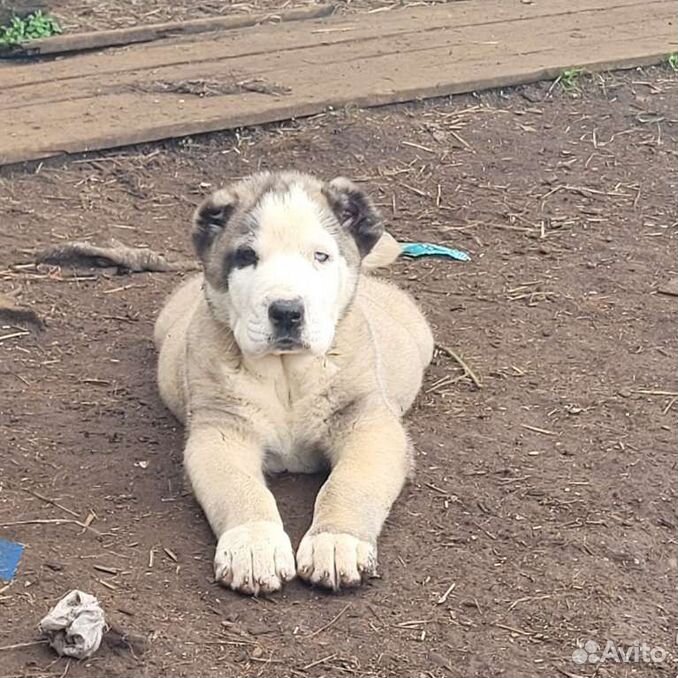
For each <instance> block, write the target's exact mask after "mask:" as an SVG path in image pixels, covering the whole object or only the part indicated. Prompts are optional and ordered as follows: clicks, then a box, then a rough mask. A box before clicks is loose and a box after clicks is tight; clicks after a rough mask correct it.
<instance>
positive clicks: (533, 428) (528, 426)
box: [521, 424, 558, 436]
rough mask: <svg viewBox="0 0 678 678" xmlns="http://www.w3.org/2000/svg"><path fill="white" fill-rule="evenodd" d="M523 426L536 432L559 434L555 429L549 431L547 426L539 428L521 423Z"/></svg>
mask: <svg viewBox="0 0 678 678" xmlns="http://www.w3.org/2000/svg"><path fill="white" fill-rule="evenodd" d="M521 426H522V427H523V428H526V429H527V430H528V431H534V432H535V433H542V434H543V435H545V436H557V435H558V434H557V433H556V432H555V431H549V430H548V429H546V428H539V427H538V426H530V425H529V424H521Z"/></svg>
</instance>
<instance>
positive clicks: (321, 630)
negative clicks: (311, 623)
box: [304, 603, 351, 668]
mask: <svg viewBox="0 0 678 678" xmlns="http://www.w3.org/2000/svg"><path fill="white" fill-rule="evenodd" d="M349 607H351V603H346V605H344V607H342V608H341V610H340V611H339V613H338V614H336V615H335V616H334V617H332V619H330V621H328V622H327V624H325V625H323V626H321V627H320V628H319V629H316V630H315V631H313V633H309V634H308V635H307V636H306V638H313V637H315V636H317V635H318V634H319V633H322V632H323V631H326V630H327V629H329V628H330V626H332V624H334V623H336V622H337V621H338V620H339V619H340V618H341V617H342V615H343V614H344V612H346V610H348V608H349ZM304 668H308V667H304Z"/></svg>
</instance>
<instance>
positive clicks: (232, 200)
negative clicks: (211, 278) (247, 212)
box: [191, 188, 238, 259]
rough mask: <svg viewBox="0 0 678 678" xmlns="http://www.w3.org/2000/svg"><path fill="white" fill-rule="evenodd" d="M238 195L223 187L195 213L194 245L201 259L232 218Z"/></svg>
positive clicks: (192, 235) (192, 234)
mask: <svg viewBox="0 0 678 678" xmlns="http://www.w3.org/2000/svg"><path fill="white" fill-rule="evenodd" d="M237 204H238V196H237V194H236V193H235V191H233V190H232V189H230V188H222V189H220V190H218V191H215V192H214V193H212V195H211V196H210V197H209V198H207V199H206V200H204V201H203V202H202V203H201V204H200V206H199V207H198V209H196V211H195V214H194V215H193V232H192V233H191V237H192V239H193V247H195V251H196V252H197V254H198V256H199V257H200V258H201V259H204V258H205V256H206V254H207V251H208V250H209V248H210V245H211V244H212V243H213V242H214V239H215V238H216V237H217V236H218V235H219V234H220V233H221V232H222V231H223V230H224V228H226V224H227V223H228V220H229V219H230V218H231V215H232V214H233V212H234V210H235V208H236V205H237Z"/></svg>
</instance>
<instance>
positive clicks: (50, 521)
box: [0, 518, 104, 537]
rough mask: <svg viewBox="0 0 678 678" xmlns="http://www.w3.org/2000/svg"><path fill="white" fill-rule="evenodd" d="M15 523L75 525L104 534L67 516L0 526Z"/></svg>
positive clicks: (19, 521) (18, 522)
mask: <svg viewBox="0 0 678 678" xmlns="http://www.w3.org/2000/svg"><path fill="white" fill-rule="evenodd" d="M17 525H77V526H78V527H82V528H83V529H85V530H90V531H91V532H94V534H96V535H97V537H103V536H104V533H103V532H99V530H95V529H94V528H93V527H91V526H90V525H87V524H86V523H83V522H82V521H80V520H70V519H68V518H34V519H33V520H15V521H13V522H11V523H0V527H15V526H17Z"/></svg>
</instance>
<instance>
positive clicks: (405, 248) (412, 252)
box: [400, 242, 471, 261]
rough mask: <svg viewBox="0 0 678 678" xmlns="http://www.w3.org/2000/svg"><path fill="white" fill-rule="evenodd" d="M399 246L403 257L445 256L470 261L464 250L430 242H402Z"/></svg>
mask: <svg viewBox="0 0 678 678" xmlns="http://www.w3.org/2000/svg"><path fill="white" fill-rule="evenodd" d="M400 246H401V248H402V253H403V256H405V257H447V258H448V259H456V260H457V261H471V257H470V256H469V255H468V254H467V253H466V252H462V251H461V250H455V249H452V248H450V247H445V246H444V245H434V244H433V243H430V242H403V243H400Z"/></svg>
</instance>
